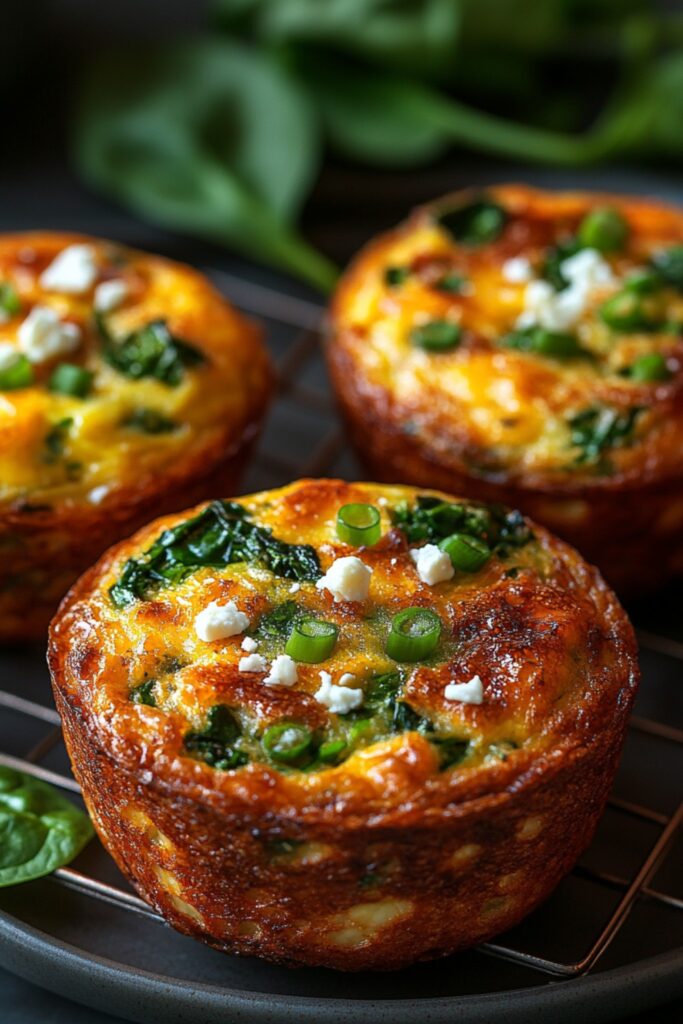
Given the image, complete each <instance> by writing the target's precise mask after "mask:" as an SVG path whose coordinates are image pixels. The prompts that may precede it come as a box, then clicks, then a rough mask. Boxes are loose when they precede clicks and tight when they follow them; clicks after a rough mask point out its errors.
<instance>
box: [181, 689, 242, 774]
mask: <svg viewBox="0 0 683 1024" xmlns="http://www.w3.org/2000/svg"><path fill="white" fill-rule="evenodd" d="M241 736H242V727H241V726H240V724H239V722H238V721H237V719H236V718H235V715H234V714H233V712H232V710H231V709H230V708H229V707H228V706H227V704H214V706H213V707H212V708H209V713H208V715H207V719H206V725H205V726H204V728H203V729H202V730H201V732H188V733H186V734H185V739H184V746H185V750H186V751H187V753H188V754H192V756H193V757H196V758H198V759H199V760H200V761H206V763H207V764H208V765H211V767H212V768H219V769H221V770H222V771H227V770H228V769H230V768H239V767H240V766H241V765H243V764H246V763H247V761H248V760H249V755H248V753H247V752H246V751H245V750H243V749H242V748H241V747H240V743H239V741H240V738H241Z"/></svg>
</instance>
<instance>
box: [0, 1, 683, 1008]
mask: <svg viewBox="0 0 683 1024" xmlns="http://www.w3.org/2000/svg"><path fill="white" fill-rule="evenodd" d="M42 6H43V5H42V3H41V2H40V0H34V2H32V3H31V2H29V0H3V16H4V17H5V18H6V19H8V23H9V25H10V27H12V26H13V27H14V28H15V30H16V31H17V32H18V33H19V35H20V36H21V37H22V38H23V39H25V40H29V39H30V46H29V47H28V48H27V49H26V50H24V51H22V54H21V57H20V58H19V59H18V61H17V66H16V67H15V68H14V76H13V78H12V81H11V85H8V84H7V81H6V83H5V89H3V93H4V95H5V96H10V97H11V99H12V102H10V103H7V102H5V103H4V104H3V131H2V133H1V135H2V141H0V147H1V159H0V196H1V197H2V200H1V202H2V205H1V207H0V210H1V214H0V230H3V231H10V230H24V229H30V228H41V229H42V228H65V229H71V230H83V231H91V232H96V233H97V234H100V235H104V236H109V237H112V238H117V239H121V240H124V241H126V242H128V243H131V244H134V245H140V246H142V247H148V248H152V249H156V250H159V251H161V252H163V253H165V254H167V255H170V256H174V257H178V258H182V259H184V260H187V261H189V262H193V263H196V264H206V265H211V266H215V267H219V268H222V269H225V270H229V271H231V272H233V273H237V274H239V275H240V276H242V277H250V278H253V279H257V280H261V281H264V282H266V283H272V284H277V285H278V286H279V287H283V286H284V287H286V288H287V289H288V290H290V291H292V292H293V293H298V294H306V290H305V289H304V288H303V287H302V286H300V285H298V284H295V283H293V282H287V281H285V280H284V279H283V278H281V277H279V278H278V277H277V275H275V274H273V273H271V272H269V271H266V270H263V269H262V268H257V267H255V266H253V265H250V264H248V263H247V262H245V261H244V260H241V259H238V258H236V257H234V256H233V255H231V254H230V253H228V252H226V251H225V250H223V249H220V248H218V247H216V246H213V245H210V244H208V243H203V242H197V241H193V240H192V239H186V238H182V237H180V236H177V235H173V234H169V233H167V232H164V231H162V230H159V229H156V228H153V227H151V226H149V225H145V224H143V223H141V222H140V221H138V220H136V219H135V218H133V217H132V216H130V215H128V214H127V213H126V212H125V211H122V210H120V209H119V208H117V207H115V206H114V205H112V204H109V203H107V202H106V201H103V200H101V199H100V198H99V197H97V196H95V195H93V194H92V193H90V192H88V191H87V190H86V189H85V188H83V187H82V186H81V185H80V184H79V183H78V181H77V180H76V179H75V177H74V176H73V174H72V173H71V171H70V168H69V164H68V160H67V155H66V150H67V147H66V134H67V132H66V124H67V111H68V97H69V93H70V89H71V87H72V86H73V83H74V81H75V80H76V77H77V69H78V65H79V60H80V55H81V54H82V53H83V52H86V51H88V50H90V49H91V47H92V46H93V45H97V43H98V42H99V41H100V40H109V39H112V38H116V37H117V36H124V35H128V34H130V32H131V28H133V29H134V31H135V32H136V33H137V34H139V35H142V36H144V35H146V34H150V33H155V34H156V33H158V31H159V27H160V26H162V30H163V31H165V32H169V33H171V32H174V31H177V30H178V29H181V30H182V29H183V28H184V27H185V26H191V24H192V23H193V22H194V21H195V20H196V19H197V18H199V17H200V16H201V13H202V10H203V8H204V7H205V3H204V0H194V2H192V3H190V2H185V0H119V2H118V3H115V4H111V5H108V4H100V3H92V2H91V0H59V2H51V3H50V2H48V3H47V5H46V13H45V17H44V18H41V8H42ZM37 25H40V29H37ZM2 57H3V49H2V46H1V45H0V61H1V60H2ZM0 73H2V72H1V71H0ZM5 73H7V72H5ZM502 180H524V181H529V182H531V183H535V184H541V185H547V186H551V187H552V186H556V187H587V188H600V189H605V190H612V189H613V190H615V191H622V192H629V191H630V192H638V193H649V194H652V195H656V196H658V197H660V198H663V199H670V200H674V201H675V200H678V201H679V202H680V203H683V180H682V178H681V175H680V174H677V173H675V172H674V171H672V170H666V169H656V168H652V167H642V168H639V167H633V166H631V167H629V168H628V169H627V168H624V167H621V166H614V167H602V168H599V169H588V170H584V171H581V172H576V173H568V172H554V171H543V170H538V169H535V170H533V171H532V172H530V171H529V169H528V168H527V167H523V166H515V165H512V164H509V163H502V162H494V161H491V160H487V161H482V160H481V159H477V158H474V157H470V156H463V155H460V156H458V155H454V156H451V157H450V158H449V159H448V160H445V161H442V162H440V163H439V164H437V165H436V166H433V167H431V168H429V169H428V170H420V171H410V172H407V171H406V172H394V173H391V174H387V173H384V172H381V171H364V170H360V169H358V168H351V167H348V166H343V165H340V164H336V165H332V164H328V165H327V167H326V168H325V170H324V172H323V175H322V177H321V180H320V181H319V183H318V186H317V187H316V190H315V193H314V196H313V198H312V200H311V202H310V203H309V204H308V207H307V211H306V216H305V221H304V225H305V228H306V230H307V233H308V235H309V237H310V239H311V240H312V241H313V242H314V243H315V244H317V245H318V246H319V247H321V248H322V249H324V250H325V251H326V252H327V253H328V254H329V255H331V256H333V257H335V258H337V259H338V260H339V261H341V262H343V261H345V260H346V259H348V258H349V257H350V255H351V254H352V253H353V252H354V250H355V249H357V247H358V246H359V245H361V244H362V243H363V242H364V241H366V240H367V239H368V238H370V237H371V236H372V234H373V233H375V232H376V231H377V230H380V229H382V228H386V227H389V226H390V225H392V224H393V223H394V222H395V221H396V220H397V219H399V218H400V217H402V216H403V215H404V214H405V212H406V210H407V209H408V208H409V207H410V206H411V205H413V204H415V203H417V202H420V201H422V200H425V199H428V198H432V197H434V196H436V195H438V194H440V193H442V192H446V191H448V190H450V189H454V188H457V187H459V186H460V185H464V184H471V183H479V184H482V183H486V182H491V181H502ZM0 1007H2V1009H0V1019H1V1020H2V1021H3V1022H4V1024H94V1022H96V1021H101V1022H103V1024H104V1022H105V1021H112V1022H113V1021H114V1018H112V1017H105V1016H104V1015H103V1014H101V1013H99V1012H96V1011H93V1010H89V1009H86V1008H82V1007H79V1006H76V1005H75V1004H74V1003H71V1002H69V1001H68V1000H64V999H61V998H59V997H57V996H54V995H52V994H49V993H47V992H45V991H43V990H41V989H39V988H37V987H35V986H33V985H30V984H28V983H26V982H24V981H22V980H20V979H18V978H15V977H13V976H11V975H10V974H8V973H6V972H4V971H0ZM681 1019H683V1002H678V1003H677V1004H675V1005H671V1006H668V1007H664V1008H660V1009H658V1010H656V1011H654V1010H653V1011H650V1012H648V1013H646V1014H642V1015H640V1016H638V1017H634V1018H629V1020H631V1021H633V1022H635V1021H638V1022H641V1024H644V1022H648V1021H653V1020H657V1021H660V1022H662V1024H668V1022H673V1021H674V1020H675V1021H677V1022H678V1021H680V1020H681ZM197 1024H200V1022H199V1021H197Z"/></svg>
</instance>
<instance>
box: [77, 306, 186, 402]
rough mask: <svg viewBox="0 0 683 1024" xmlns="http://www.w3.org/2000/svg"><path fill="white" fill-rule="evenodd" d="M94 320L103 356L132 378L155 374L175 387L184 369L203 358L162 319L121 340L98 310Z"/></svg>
mask: <svg viewBox="0 0 683 1024" xmlns="http://www.w3.org/2000/svg"><path fill="white" fill-rule="evenodd" d="M95 323H96V324H97V329H98V331H99V333H100V336H101V338H102V342H103V354H104V358H105V359H106V360H107V362H108V363H109V365H110V366H113V367H114V369H115V370H117V371H118V372H119V373H120V374H122V375H123V376H124V377H130V378H131V379H132V380H140V379H141V378H142V377H154V378H155V379H156V380H160V381H161V382H162V383H163V384H168V385H169V386H170V387H176V386H177V385H178V384H180V382H181V380H182V379H183V373H184V371H185V369H187V368H189V367H192V366H199V365H200V364H201V363H203V362H204V361H205V358H204V354H203V353H202V352H200V351H199V349H197V348H195V347H194V345H190V344H189V342H187V341H183V340H182V339H181V338H176V337H174V336H173V335H172V334H171V332H170V331H169V329H168V327H167V325H166V321H165V320H152V321H151V322H150V323H148V324H145V326H144V327H140V328H138V330H136V331H132V332H131V333H130V334H129V335H127V336H126V337H125V338H122V339H117V338H114V337H113V336H112V334H111V332H110V330H109V328H108V326H107V323H106V320H105V318H104V317H103V316H102V314H101V313H96V314H95Z"/></svg>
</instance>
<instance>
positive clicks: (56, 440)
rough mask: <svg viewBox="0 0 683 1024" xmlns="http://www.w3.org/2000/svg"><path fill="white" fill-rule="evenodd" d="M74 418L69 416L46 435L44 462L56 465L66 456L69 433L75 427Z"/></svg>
mask: <svg viewBox="0 0 683 1024" xmlns="http://www.w3.org/2000/svg"><path fill="white" fill-rule="evenodd" d="M73 423H74V421H73V417H72V416H67V417H65V418H64V419H63V420H59V421H58V422H57V423H55V424H54V425H53V426H52V427H50V429H49V431H48V432H47V434H46V435H45V441H44V442H43V443H44V446H45V454H44V455H43V462H47V463H54V462H57V461H58V460H59V459H61V457H62V456H63V455H64V449H65V447H66V442H67V440H68V438H69V431H70V430H71V428H72V426H73Z"/></svg>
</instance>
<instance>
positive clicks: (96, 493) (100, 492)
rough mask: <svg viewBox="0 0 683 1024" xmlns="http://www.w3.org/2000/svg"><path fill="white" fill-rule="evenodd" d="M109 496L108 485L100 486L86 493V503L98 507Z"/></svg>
mask: <svg viewBox="0 0 683 1024" xmlns="http://www.w3.org/2000/svg"><path fill="white" fill-rule="evenodd" d="M108 494H109V484H100V485H99V487H93V488H92V490H91V491H88V501H89V502H90V504H91V505H99V504H100V503H101V502H102V501H104V499H105V498H106V497H107V495H108Z"/></svg>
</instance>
